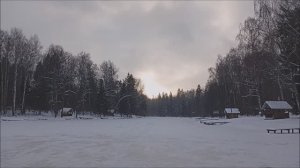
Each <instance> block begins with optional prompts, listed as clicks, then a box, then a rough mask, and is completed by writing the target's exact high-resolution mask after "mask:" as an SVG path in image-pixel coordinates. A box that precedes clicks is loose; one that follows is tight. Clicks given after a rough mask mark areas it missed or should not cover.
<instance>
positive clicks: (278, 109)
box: [262, 101, 293, 119]
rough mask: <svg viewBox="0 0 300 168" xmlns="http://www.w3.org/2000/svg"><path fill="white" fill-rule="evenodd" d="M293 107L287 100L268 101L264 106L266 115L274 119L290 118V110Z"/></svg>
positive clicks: (263, 109) (263, 110)
mask: <svg viewBox="0 0 300 168" xmlns="http://www.w3.org/2000/svg"><path fill="white" fill-rule="evenodd" d="M292 109H293V108H292V106H291V105H289V104H288V103H287V102H286V101H266V102H265V103H264V104H263V106H262V112H263V114H264V115H265V117H266V118H272V119H282V118H289V111H290V110H292Z"/></svg>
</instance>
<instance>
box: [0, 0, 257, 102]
mask: <svg viewBox="0 0 300 168" xmlns="http://www.w3.org/2000/svg"><path fill="white" fill-rule="evenodd" d="M253 13H254V12H253V2H252V1H190V2H187V1H164V2H159V1H157V2H155V1H142V2H137V1H123V2H120V1H119V2H107V1H89V2H84V1H63V2H58V1H46V2H41V1H29V2H25V1H15V2H6V1H5V2H3V1H1V29H3V30H9V29H11V28H12V27H18V28H21V29H22V30H23V32H24V34H25V35H26V36H27V37H28V36H30V35H33V34H37V35H38V36H39V38H40V41H41V43H42V45H43V46H44V48H45V49H47V48H48V46H49V45H50V44H58V45H62V46H63V48H64V49H65V50H66V51H69V52H71V53H73V54H77V53H79V52H80V51H85V52H88V53H90V54H91V58H92V60H93V61H94V62H95V63H97V64H100V63H101V62H102V61H103V60H112V61H113V62H114V63H115V64H116V66H117V67H118V68H119V70H120V75H119V76H120V78H124V76H125V75H126V74H127V72H129V73H133V74H134V76H136V77H138V78H141V79H142V80H143V83H144V85H145V92H146V94H147V95H148V96H149V97H152V96H153V95H156V94H157V93H158V92H162V91H164V92H169V91H172V92H174V93H176V90H177V88H183V89H184V90H186V89H191V88H196V86H197V84H201V86H202V87H204V86H205V83H206V81H207V78H208V71H207V69H208V68H209V67H211V66H214V65H215V62H216V59H217V56H218V55H225V54H226V53H227V52H228V51H229V49H230V48H231V47H234V46H235V45H236V41H235V39H236V35H237V33H238V31H239V27H240V24H241V23H242V22H243V21H244V20H245V19H246V18H247V17H249V16H253V15H254V14H253Z"/></svg>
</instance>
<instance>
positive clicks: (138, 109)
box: [0, 28, 147, 116]
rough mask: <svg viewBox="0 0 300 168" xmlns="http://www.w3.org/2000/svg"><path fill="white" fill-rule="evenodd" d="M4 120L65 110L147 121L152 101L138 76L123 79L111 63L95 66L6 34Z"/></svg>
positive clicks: (1, 35) (83, 56)
mask: <svg viewBox="0 0 300 168" xmlns="http://www.w3.org/2000/svg"><path fill="white" fill-rule="evenodd" d="M0 39H1V41H0V45H1V46H0V48H1V71H0V77H1V95H0V100H1V101H0V102H1V103H0V105H1V114H6V113H7V112H8V111H11V112H12V115H15V114H16V113H17V112H18V113H20V114H25V112H26V110H27V111H28V110H35V111H39V112H41V111H50V110H51V111H53V112H54V113H55V116H56V115H57V114H58V111H59V110H60V109H62V108H63V107H70V108H73V109H75V110H76V111H78V112H81V113H83V114H84V113H86V112H90V113H93V114H96V115H112V113H113V112H115V111H117V112H119V113H121V114H122V115H132V114H138V115H145V112H146V108H147V107H146V101H147V97H146V96H145V95H144V94H143V85H142V83H141V81H140V80H139V79H137V78H135V77H134V76H133V75H132V74H129V73H128V74H127V77H126V78H125V79H123V80H120V79H119V78H118V68H117V67H116V66H115V65H114V63H113V62H111V61H104V62H102V63H101V64H100V65H97V64H95V63H93V61H92V60H91V59H90V55H89V54H88V53H86V52H80V53H79V54H77V55H73V54H71V53H69V52H67V51H65V50H64V49H63V47H61V46H58V45H51V46H49V48H48V49H47V50H46V51H44V52H43V51H42V45H41V44H40V41H39V39H38V37H37V36H36V35H34V36H32V37H30V38H27V37H26V36H25V35H24V34H23V33H22V30H20V29H17V28H13V29H11V30H10V32H7V31H4V30H1V32H0Z"/></svg>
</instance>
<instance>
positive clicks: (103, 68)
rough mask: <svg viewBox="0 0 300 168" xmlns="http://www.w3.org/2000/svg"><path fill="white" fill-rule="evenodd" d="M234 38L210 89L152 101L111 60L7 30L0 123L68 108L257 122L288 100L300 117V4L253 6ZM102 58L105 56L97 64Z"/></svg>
mask: <svg viewBox="0 0 300 168" xmlns="http://www.w3.org/2000/svg"><path fill="white" fill-rule="evenodd" d="M254 10H255V17H253V18H252V17H249V18H247V19H246V20H245V21H244V23H242V24H241V26H240V31H239V33H238V34H237V36H236V40H237V43H238V45H237V46H236V47H234V48H231V49H230V50H229V51H228V53H227V54H226V55H225V56H221V55H220V56H218V59H217V60H216V65H215V67H211V68H209V69H208V73H209V79H208V80H207V83H206V85H205V87H201V86H200V85H197V86H195V87H196V88H195V89H190V90H187V91H184V90H183V89H178V91H177V93H173V94H174V95H173V94H172V93H160V94H159V95H158V96H157V97H156V98H152V99H150V98H147V96H146V95H145V94H144V93H143V83H142V81H141V80H140V79H138V78H136V77H134V76H133V74H130V73H128V74H127V76H126V77H125V78H124V79H119V77H118V71H119V69H118V68H117V66H116V65H115V64H114V63H113V62H112V61H110V60H108V61H104V62H102V63H100V64H97V63H94V62H93V61H92V60H91V58H90V54H89V53H86V52H80V53H78V54H73V53H70V52H68V51H65V50H64V49H63V47H62V46H59V45H54V44H53V45H50V46H49V47H48V48H46V49H44V48H43V46H42V45H41V43H40V41H39V38H38V36H37V35H34V36H31V37H26V36H25V35H24V34H23V32H22V30H21V29H18V28H13V29H11V30H10V31H5V30H1V32H0V39H1V41H0V45H1V46H0V48H1V62H0V65H1V68H0V77H1V83H0V85H1V93H0V100H1V102H0V105H1V107H0V108H1V115H3V114H4V115H6V114H7V113H8V112H10V111H11V114H12V115H24V114H26V111H32V110H34V111H37V112H38V113H41V112H42V111H53V112H54V114H55V116H56V115H57V113H58V111H59V110H60V109H61V108H63V107H70V108H73V109H75V110H76V111H78V112H80V113H82V114H85V113H87V112H88V113H91V114H94V115H113V113H119V114H121V115H141V116H145V115H149V116H185V117H188V116H210V115H212V114H213V111H219V112H222V111H223V110H224V108H225V107H238V108H239V109H240V110H241V113H242V114H243V115H257V114H259V112H260V110H261V109H260V108H261V107H262V104H263V102H264V101H266V100H285V101H288V102H289V103H290V104H291V105H292V106H293V109H294V110H293V112H294V113H299V109H300V95H299V93H300V2H299V1H297V0H290V1H254ZM99 57H101V56H99Z"/></svg>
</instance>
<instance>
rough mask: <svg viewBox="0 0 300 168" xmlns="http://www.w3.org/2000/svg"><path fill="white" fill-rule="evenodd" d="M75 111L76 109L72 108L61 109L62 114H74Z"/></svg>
mask: <svg viewBox="0 0 300 168" xmlns="http://www.w3.org/2000/svg"><path fill="white" fill-rule="evenodd" d="M73 113H74V110H73V109H72V108H65V107H64V108H62V109H61V111H60V116H61V117H63V116H72V115H73Z"/></svg>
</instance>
